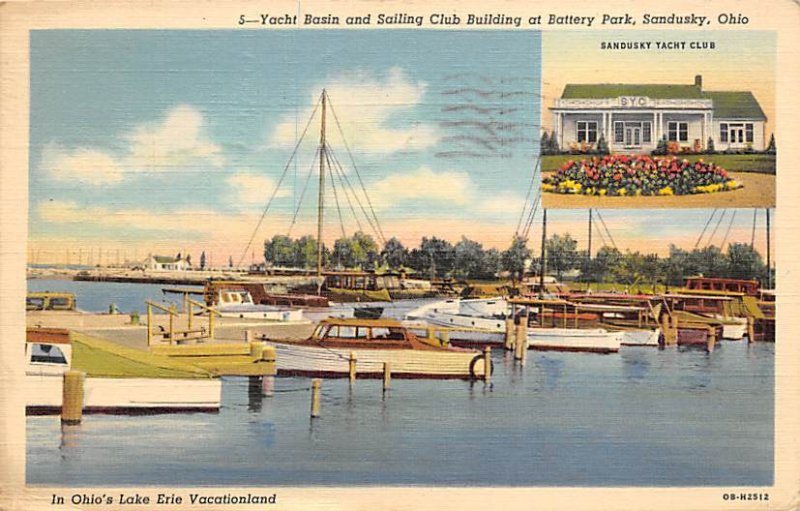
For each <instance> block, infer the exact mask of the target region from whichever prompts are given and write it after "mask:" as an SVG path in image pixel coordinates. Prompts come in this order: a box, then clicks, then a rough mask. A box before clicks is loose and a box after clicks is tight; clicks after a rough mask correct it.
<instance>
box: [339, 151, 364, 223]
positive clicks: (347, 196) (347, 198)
mask: <svg viewBox="0 0 800 511" xmlns="http://www.w3.org/2000/svg"><path fill="white" fill-rule="evenodd" d="M333 171H334V172H335V174H334V177H338V178H339V185H340V186H341V187H342V192H343V193H344V198H345V199H346V200H347V205H348V206H349V207H350V212H351V213H352V214H353V219H355V221H356V225H357V226H358V230H359V231H361V232H364V229H363V228H362V227H361V221H360V220H359V219H358V213H356V208H354V207H353V202H352V201H351V200H350V192H348V191H347V187H346V186H345V185H344V179H343V178H342V176H341V175H340V173H339V167H337V166H334V167H333Z"/></svg>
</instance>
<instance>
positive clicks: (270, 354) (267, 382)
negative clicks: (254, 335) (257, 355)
mask: <svg viewBox="0 0 800 511" xmlns="http://www.w3.org/2000/svg"><path fill="white" fill-rule="evenodd" d="M260 344H261V360H262V361H263V362H265V363H266V364H269V367H268V368H267V371H268V374H265V375H264V376H263V377H262V379H261V393H262V394H263V395H265V396H268V397H272V396H274V395H275V374H277V372H278V369H277V363H278V354H277V352H276V351H275V346H267V345H265V344H264V343H260Z"/></svg>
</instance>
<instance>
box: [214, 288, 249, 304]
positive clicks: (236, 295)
mask: <svg viewBox="0 0 800 511" xmlns="http://www.w3.org/2000/svg"><path fill="white" fill-rule="evenodd" d="M217 305H222V306H225V305H254V303H253V297H252V295H250V293H249V292H247V291H237V290H221V291H220V292H219V297H218V298H217Z"/></svg>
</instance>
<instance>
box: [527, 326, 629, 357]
mask: <svg viewBox="0 0 800 511" xmlns="http://www.w3.org/2000/svg"><path fill="white" fill-rule="evenodd" d="M623 336H624V333H623V332H608V331H606V330H603V329H600V328H598V329H593V330H576V329H573V328H529V329H528V346H529V347H530V348H531V349H535V350H552V351H590V352H595V353H616V352H618V351H619V348H620V346H621V345H622V338H623Z"/></svg>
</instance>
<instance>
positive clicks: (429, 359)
mask: <svg viewBox="0 0 800 511" xmlns="http://www.w3.org/2000/svg"><path fill="white" fill-rule="evenodd" d="M268 344H270V345H272V346H274V347H275V352H276V355H277V364H278V374H279V375H303V376H319V377H344V376H348V375H349V373H350V353H353V354H354V355H355V358H356V373H357V375H358V377H359V378H378V377H381V376H382V375H383V364H384V363H385V362H388V363H389V364H390V365H391V372H392V376H393V377H396V378H453V379H470V378H483V376H484V364H483V355H482V354H480V353H479V352H477V351H474V350H458V351H455V350H452V351H451V350H447V351H445V350H441V351H440V350H410V349H409V350H406V349H353V350H351V349H344V348H327V347H315V346H305V345H299V344H289V343H275V342H272V343H268Z"/></svg>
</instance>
